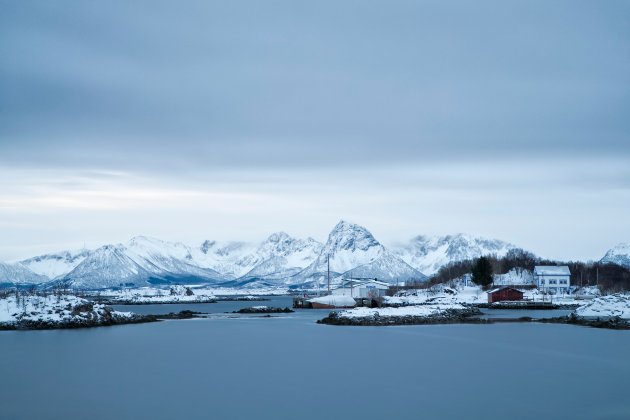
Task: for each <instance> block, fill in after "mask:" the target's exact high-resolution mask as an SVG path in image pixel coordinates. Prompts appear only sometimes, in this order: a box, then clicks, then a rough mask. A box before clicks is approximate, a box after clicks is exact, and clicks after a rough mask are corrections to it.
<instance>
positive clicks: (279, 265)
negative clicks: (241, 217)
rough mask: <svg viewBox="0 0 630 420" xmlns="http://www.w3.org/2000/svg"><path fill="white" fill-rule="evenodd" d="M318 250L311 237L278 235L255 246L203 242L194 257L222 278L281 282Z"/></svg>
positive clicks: (317, 245)
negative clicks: (299, 237) (301, 237)
mask: <svg viewBox="0 0 630 420" xmlns="http://www.w3.org/2000/svg"><path fill="white" fill-rule="evenodd" d="M321 247H322V245H321V244H320V243H319V242H317V241H316V240H314V239H312V238H308V239H305V240H304V239H298V238H293V237H291V236H289V235H288V234H286V233H284V232H277V233H274V234H272V235H270V236H269V237H268V238H267V239H265V240H264V241H263V242H262V243H260V244H258V245H256V244H251V243H245V242H227V243H219V242H214V241H213V242H211V241H206V242H204V243H203V244H202V246H201V247H200V248H199V249H198V252H197V253H195V254H194V257H193V258H194V259H195V260H196V261H197V263H198V264H199V265H201V266H205V267H212V268H214V269H215V270H217V271H218V272H219V273H221V275H222V276H223V278H225V279H241V280H244V279H251V278H258V279H270V280H282V279H285V278H287V277H290V276H292V275H294V274H295V273H297V272H299V271H301V270H302V269H303V268H304V267H306V266H308V265H309V264H310V263H311V262H312V261H313V260H314V259H315V258H316V257H317V255H319V252H320V250H321Z"/></svg>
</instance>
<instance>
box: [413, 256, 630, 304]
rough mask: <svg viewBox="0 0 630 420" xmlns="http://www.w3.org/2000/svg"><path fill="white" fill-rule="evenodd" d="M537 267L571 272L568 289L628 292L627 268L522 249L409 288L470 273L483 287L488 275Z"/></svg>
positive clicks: (450, 269) (454, 266) (452, 267)
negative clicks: (565, 259) (550, 257)
mask: <svg viewBox="0 0 630 420" xmlns="http://www.w3.org/2000/svg"><path fill="white" fill-rule="evenodd" d="M480 260H481V261H480ZM536 265H566V266H568V267H569V270H570V271H571V285H573V286H578V287H583V286H599V288H600V289H601V290H602V291H604V292H609V293H614V292H622V291H629V290H630V269H628V268H626V267H622V266H620V265H617V264H609V263H601V262H581V261H569V262H561V261H552V260H547V259H543V258H538V257H536V256H535V255H534V254H532V253H531V252H528V251H525V250H523V249H512V250H510V251H508V252H507V254H506V255H505V256H504V257H498V256H496V255H486V256H483V257H481V258H476V259H471V260H463V261H456V262H452V263H450V264H447V265H445V266H443V267H441V268H440V269H439V270H438V272H437V273H435V274H434V275H433V276H432V277H431V278H430V279H429V281H428V282H425V283H423V284H420V283H416V284H415V285H412V287H422V288H425V287H431V286H433V285H436V284H442V283H448V282H449V281H451V280H454V279H457V278H460V277H462V276H463V275H464V274H470V273H472V274H473V275H475V273H477V278H483V279H484V280H482V284H485V283H486V282H487V279H488V278H487V275H488V274H489V275H494V274H504V273H507V272H508V271H510V270H512V269H514V268H522V269H526V270H530V271H533V270H534V266H536ZM479 276H481V277H479Z"/></svg>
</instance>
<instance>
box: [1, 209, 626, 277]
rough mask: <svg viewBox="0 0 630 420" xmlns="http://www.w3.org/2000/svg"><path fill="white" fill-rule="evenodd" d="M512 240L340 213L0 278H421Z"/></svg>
mask: <svg viewBox="0 0 630 420" xmlns="http://www.w3.org/2000/svg"><path fill="white" fill-rule="evenodd" d="M513 248H515V247H514V246H513V245H511V244H509V243H506V242H503V241H499V240H492V239H483V238H476V237H472V236H468V235H462V234H458V235H448V236H439V237H427V236H417V237H415V238H413V239H412V240H411V241H410V242H409V243H408V244H406V245H402V246H396V247H393V248H387V247H385V246H383V244H381V243H380V242H379V241H377V240H376V239H375V238H374V236H373V235H372V234H371V233H370V232H369V231H368V230H367V229H366V228H364V227H362V226H359V225H356V224H353V223H349V222H346V221H341V222H339V223H338V224H337V225H336V226H335V227H334V228H333V230H332V231H331V232H330V234H329V235H328V239H327V241H326V243H325V244H321V243H320V242H318V241H316V240H314V239H312V238H307V239H299V238H294V237H292V236H290V235H288V234H286V233H284V232H278V233H274V234H272V235H270V236H269V237H268V238H267V239H265V240H264V241H262V242H261V243H247V242H216V241H205V242H203V243H202V244H201V245H200V246H189V245H185V244H183V243H179V242H167V241H162V240H159V239H155V238H149V237H145V236H137V237H135V238H132V239H131V240H130V241H128V242H127V243H125V244H116V245H106V246H103V247H101V248H98V249H96V250H85V249H84V250H81V251H77V252H69V251H63V252H59V253H52V254H46V255H42V256H38V257H33V258H29V259H26V260H24V261H21V262H20V263H10V264H9V263H5V264H3V265H2V266H0V276H1V277H0V282H11V283H20V284H38V283H44V282H47V281H53V280H54V281H55V282H64V283H65V284H68V285H70V286H72V287H77V288H107V287H113V286H119V285H120V284H133V285H135V286H146V285H148V284H155V283H181V282H186V283H188V282H212V283H222V284H225V285H232V286H239V285H242V284H246V283H251V282H260V283H261V284H282V285H296V286H301V285H313V284H314V283H316V282H318V281H319V282H320V283H324V282H325V280H326V275H327V268H328V265H327V264H328V260H329V259H330V271H331V278H332V280H333V282H334V281H339V280H340V278H341V277H342V276H345V277H348V276H352V277H364V278H366V277H369V278H377V279H379V280H383V281H388V282H395V281H408V280H420V281H422V280H425V279H426V276H425V274H433V273H435V272H436V271H437V270H438V269H439V268H440V267H441V266H442V265H445V264H448V263H450V262H453V261H459V260H464V259H471V258H477V257H479V256H481V255H487V254H496V255H498V256H502V255H505V253H506V252H507V251H508V250H510V249H513ZM624 250H625V251H624ZM609 254H610V255H609ZM628 254H629V252H628V246H627V245H626V246H625V248H624V246H621V245H620V246H619V247H617V248H615V251H614V252H613V250H611V251H609V253H608V254H607V255H606V257H604V258H605V259H609V260H611V261H612V259H615V261H616V262H617V263H623V260H622V258H623V256H625V258H628ZM619 261H621V262H619ZM626 261H627V260H626ZM228 282H229V283H228Z"/></svg>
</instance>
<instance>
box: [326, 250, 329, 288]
mask: <svg viewBox="0 0 630 420" xmlns="http://www.w3.org/2000/svg"><path fill="white" fill-rule="evenodd" d="M326 263H327V264H328V294H330V254H328V256H327V257H326Z"/></svg>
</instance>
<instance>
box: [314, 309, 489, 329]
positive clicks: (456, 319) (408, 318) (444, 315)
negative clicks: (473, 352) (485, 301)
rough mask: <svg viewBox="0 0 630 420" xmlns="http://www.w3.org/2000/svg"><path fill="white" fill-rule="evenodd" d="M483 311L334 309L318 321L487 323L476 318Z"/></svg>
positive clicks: (346, 322) (346, 323) (361, 323)
mask: <svg viewBox="0 0 630 420" xmlns="http://www.w3.org/2000/svg"><path fill="white" fill-rule="evenodd" d="M476 315H481V311H480V310H479V309H478V308H475V307H467V308H464V309H446V310H444V311H442V312H440V313H438V314H435V315H429V316H414V315H400V316H395V315H394V316H392V315H388V316H381V315H380V314H379V313H378V312H375V313H374V314H373V315H371V316H365V317H346V316H342V315H341V314H340V313H339V312H336V311H333V312H331V313H330V314H328V316H327V317H326V318H323V319H320V320H318V321H317V323H318V324H328V325H352V326H386V325H426V324H461V323H478V324H484V323H487V320H485V319H481V318H476V317H475V316H476Z"/></svg>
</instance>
